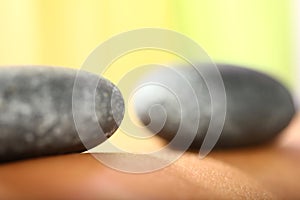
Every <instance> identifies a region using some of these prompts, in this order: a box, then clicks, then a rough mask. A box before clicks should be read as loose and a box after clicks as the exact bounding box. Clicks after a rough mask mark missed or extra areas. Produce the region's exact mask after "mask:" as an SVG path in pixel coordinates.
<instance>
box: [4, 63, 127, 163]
mask: <svg viewBox="0 0 300 200" xmlns="http://www.w3.org/2000/svg"><path fill="white" fill-rule="evenodd" d="M77 72H79V73H78V76H77ZM75 78H77V79H76V80H77V82H76V83H78V84H76V85H78V87H74V94H75V95H74V99H73V106H74V109H73V110H72V94H73V86H74V81H75ZM97 81H99V82H97ZM96 86H97V87H96ZM94 92H95V94H96V95H95V98H94ZM112 94H113V96H112ZM94 101H95V107H93V105H94V104H93V102H94ZM94 108H95V109H94ZM74 112H76V114H77V116H79V117H77V120H76V127H75V121H74V119H75V118H74V117H73V114H74ZM95 113H96V114H95ZM123 113H124V102H123V98H122V96H121V93H120V92H119V90H118V89H117V88H116V86H114V85H113V84H112V83H111V82H109V81H108V80H106V79H104V78H102V77H99V76H97V75H95V74H92V73H89V72H85V71H77V70H73V69H68V68H61V67H43V66H24V67H17V66H16V67H3V68H0V162H5V161H14V160H19V159H25V158H32V157H39V156H45V155H56V154H66V153H74V152H82V151H85V150H87V149H90V148H92V147H94V146H96V145H98V144H100V143H102V142H103V141H105V140H106V139H107V138H108V137H109V136H111V135H112V134H113V133H114V132H115V131H116V129H117V128H118V126H119V124H120V123H121V120H122V118H123ZM99 126H100V127H101V128H102V130H101V129H99ZM76 128H77V129H76ZM77 130H79V131H80V134H81V135H80V136H81V137H79V135H78V132H77Z"/></svg>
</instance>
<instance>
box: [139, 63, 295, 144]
mask: <svg viewBox="0 0 300 200" xmlns="http://www.w3.org/2000/svg"><path fill="white" fill-rule="evenodd" d="M203 67H205V68H206V69H207V70H211V68H210V66H209V65H208V64H206V65H203ZM218 69H219V71H220V74H221V76H222V79H223V82H224V86H225V91H226V98H227V110H226V119H225V124H224V127H223V131H222V133H221V136H220V138H219V140H218V142H217V144H216V146H215V147H222V148H223V147H242V146H248V145H256V144H260V143H263V142H267V141H269V140H270V139H272V138H274V137H275V136H276V135H277V134H278V133H279V132H280V131H281V130H283V129H284V128H285V127H286V126H287V125H288V124H289V122H290V121H291V119H292V117H293V116H294V114H295V107H294V103H293V100H292V96H291V94H290V93H289V91H288V90H287V89H286V88H285V87H284V86H283V85H282V84H280V83H279V82H278V81H276V80H274V79H273V78H271V77H270V76H267V75H265V74H263V73H260V72H257V71H254V70H250V69H246V68H241V67H237V66H232V65H224V64H218ZM175 70H176V73H178V74H176V73H174V71H175ZM184 79H186V80H188V81H189V83H190V84H191V87H192V89H193V90H194V91H195V94H196V98H197V99H198V102H199V107H200V116H201V118H200V122H199V127H198V131H197V135H196V137H195V139H194V140H193V143H192V145H191V146H190V149H196V148H199V147H200V146H201V144H202V143H203V140H204V137H205V135H206V132H207V129H208V125H209V122H210V118H211V100H210V96H209V93H208V89H207V86H206V84H205V82H204V79H203V78H202V77H201V76H199V75H198V73H197V72H196V70H195V69H194V68H191V67H187V66H184V67H182V66H181V67H178V66H176V67H174V68H171V70H170V69H164V68H161V69H157V70H156V71H154V72H153V73H150V74H149V75H148V76H146V77H144V78H143V80H142V81H141V83H143V84H145V83H151V84H152V86H149V85H148V86H146V87H144V88H143V89H144V91H143V92H142V93H141V94H139V95H137V97H136V98H135V99H134V104H135V105H134V106H135V110H136V113H137V116H138V117H139V118H140V119H141V121H142V122H143V123H144V124H145V125H148V126H149V124H151V126H149V127H150V129H151V130H152V131H153V132H155V133H156V131H157V130H155V129H156V128H157V127H159V126H160V125H159V124H160V123H161V121H162V120H161V119H163V117H162V116H160V115H162V113H163V112H157V111H155V110H154V111H153V110H152V111H151V112H149V111H150V110H151V109H153V108H155V107H153V105H155V106H157V105H161V106H163V107H164V109H165V112H166V114H167V119H166V122H165V124H164V125H163V128H162V129H161V130H160V131H158V133H157V134H158V135H159V136H161V137H162V138H164V139H166V140H168V141H171V140H172V139H173V138H174V136H175V135H176V133H177V131H178V128H179V124H180V119H181V117H186V118H189V123H190V124H187V125H186V126H182V128H183V132H186V133H187V134H188V132H189V130H188V129H189V127H191V126H192V124H193V123H195V122H196V121H197V120H196V119H194V118H193V117H191V116H190V114H191V112H195V110H196V105H195V104H193V103H191V98H195V97H192V96H189V95H185V93H187V90H188V88H186V85H184V84H183V82H184ZM154 83H155V84H154ZM157 83H160V84H162V85H164V86H165V88H170V89H172V90H173V91H175V93H177V94H176V95H178V96H183V100H182V102H183V103H182V104H181V105H179V103H178V101H176V99H175V98H174V96H173V94H171V93H170V92H168V91H167V90H165V89H159V88H158V86H157ZM151 84H150V85H151ZM172 96H173V97H172ZM180 109H182V110H180ZM214 109H216V112H219V110H220V108H219V107H218V106H216V107H215V108H214ZM181 115H182V116H181ZM156 119H160V120H156ZM182 137H186V134H185V135H184V136H182ZM184 140H186V138H182V141H184ZM182 145H184V144H182ZM173 147H174V148H184V147H183V146H181V144H178V143H176V144H175V145H174V146H173Z"/></svg>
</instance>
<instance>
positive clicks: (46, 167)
mask: <svg viewBox="0 0 300 200" xmlns="http://www.w3.org/2000/svg"><path fill="white" fill-rule="evenodd" d="M299 130H300V116H297V117H295V119H294V121H293V122H292V123H291V124H290V126H289V127H288V128H287V129H286V130H285V131H284V132H283V133H282V134H281V136H280V137H279V138H277V140H276V141H273V142H272V144H267V145H262V146H258V147H253V148H244V149H235V150H226V151H225V150H222V151H215V152H213V153H211V154H210V155H209V156H208V157H206V158H205V159H203V160H201V159H199V157H198V155H196V154H195V153H185V155H184V156H182V157H181V158H180V159H179V160H178V161H177V162H175V163H174V164H172V165H171V166H169V167H166V168H164V169H162V170H159V171H156V172H153V173H146V174H129V173H122V172H119V171H116V170H113V169H110V168H108V167H106V166H104V165H103V164H101V163H99V161H98V160H96V159H95V158H94V157H93V156H91V155H90V154H72V155H64V156H55V157H48V158H39V159H33V160H27V161H20V162H15V163H9V164H2V165H0V199H233V198H234V199H299V198H300V181H299V180H300V138H299V137H298V136H297V133H298V132H299ZM297 139H298V140H297ZM124 156H125V157H126V155H121V154H110V157H111V159H119V158H121V157H122V158H124ZM132 164H133V165H134V164H135V163H132Z"/></svg>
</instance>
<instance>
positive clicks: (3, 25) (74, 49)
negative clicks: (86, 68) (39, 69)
mask: <svg viewBox="0 0 300 200" xmlns="http://www.w3.org/2000/svg"><path fill="white" fill-rule="evenodd" d="M298 11H300V3H299V1H297V0H277V1H274V0H242V1H240V0H226V1H224V0H142V1H141V0H84V1H83V0H0V29H1V31H0V65H17V64H22V65H32V64H35V65H40V64H43V65H55V66H63V67H71V68H80V66H81V65H82V64H83V62H84V61H85V59H86V58H87V57H88V55H89V54H90V53H91V52H92V51H93V50H94V49H95V48H96V47H97V46H98V45H100V44H101V43H102V42H103V41H105V40H107V39H109V38H110V37H112V36H113V35H116V34H119V33H122V32H124V31H129V30H132V29H137V28H145V27H150V28H151V27H155V28H166V29H170V30H174V31H177V32H179V33H182V34H184V35H186V36H188V37H190V38H191V39H193V40H194V41H196V42H197V43H198V44H199V45H200V46H202V48H204V49H205V51H206V52H207V53H208V55H210V56H211V58H212V59H213V60H214V61H215V62H225V63H232V64H242V65H245V66H249V67H252V68H255V69H259V70H262V71H265V72H267V73H269V74H271V75H273V76H274V77H276V78H278V79H279V80H281V81H282V82H283V83H284V84H285V85H286V86H287V87H289V88H290V89H291V90H292V91H293V92H294V94H295V96H299V95H298V94H300V92H297V91H300V90H299V87H298V85H299V83H298V82H297V78H300V77H299V74H300V73H299V71H298V68H297V65H300V61H299V59H298V57H299V56H297V54H298V53H297V52H300V51H299V46H300V45H297V44H299V40H297V35H298V34H297V33H299V34H300V31H299V30H300V29H299V27H300V26H299V25H297V23H298V22H297V20H298V19H300V16H299V14H298V13H299V12H298ZM298 24H299V23H298ZM297 27H298V28H297ZM298 55H300V54H298ZM175 57H176V56H174V55H171V54H168V53H166V52H157V51H151V50H145V51H141V52H139V51H138V52H134V53H132V54H130V55H128V56H124V57H122V58H120V59H119V60H118V61H117V62H115V63H114V64H113V65H115V66H116V67H117V68H112V69H118V70H115V71H113V70H109V71H107V72H106V74H104V76H105V77H107V78H108V79H110V80H111V81H112V82H117V81H118V79H119V78H120V77H121V76H122V74H124V73H126V72H127V71H129V70H130V69H132V68H134V67H135V66H139V65H141V64H143V65H144V64H149V63H161V62H168V61H173V60H176V59H178V58H175ZM115 135H117V136H115V137H113V138H112V140H115V141H116V142H118V141H124V137H126V136H125V135H124V134H120V133H119V134H115ZM127 140H129V139H128V138H127ZM120 145H121V146H122V145H123V146H124V148H129V146H132V145H130V143H128V142H126V144H125V143H124V142H120ZM126 145H127V146H126ZM140 145H143V148H146V147H145V145H144V144H140ZM138 148H139V147H137V149H138ZM149 148H150V147H149ZM132 151H134V149H133V150H132Z"/></svg>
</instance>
